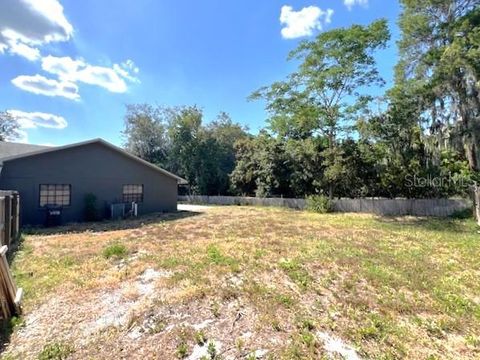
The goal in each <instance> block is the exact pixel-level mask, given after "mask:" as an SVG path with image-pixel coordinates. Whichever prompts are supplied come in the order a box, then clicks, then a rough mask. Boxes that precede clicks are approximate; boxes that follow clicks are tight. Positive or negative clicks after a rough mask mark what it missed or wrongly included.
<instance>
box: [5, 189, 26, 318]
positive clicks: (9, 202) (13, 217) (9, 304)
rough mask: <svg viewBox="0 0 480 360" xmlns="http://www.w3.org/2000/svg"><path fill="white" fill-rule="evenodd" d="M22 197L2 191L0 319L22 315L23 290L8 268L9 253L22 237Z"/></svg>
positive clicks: (13, 192)
mask: <svg viewBox="0 0 480 360" xmlns="http://www.w3.org/2000/svg"><path fill="white" fill-rule="evenodd" d="M19 216H20V196H19V195H18V192H16V191H2V190H0V318H2V319H8V318H10V317H11V316H13V315H18V314H20V311H21V309H20V301H21V298H22V293H23V292H22V289H17V287H16V285H15V282H14V281H13V276H12V273H11V272H10V268H9V266H8V261H7V257H6V256H7V252H8V250H9V249H12V248H14V247H15V245H16V244H15V243H16V242H17V240H18V237H19V235H20V228H19V226H20V219H19Z"/></svg>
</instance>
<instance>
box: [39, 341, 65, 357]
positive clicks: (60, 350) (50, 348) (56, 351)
mask: <svg viewBox="0 0 480 360" xmlns="http://www.w3.org/2000/svg"><path fill="white" fill-rule="evenodd" d="M73 352H74V350H73V348H72V347H71V346H70V345H68V344H66V343H62V342H54V343H50V344H47V345H45V346H44V347H43V349H42V351H41V352H40V354H38V360H64V359H66V358H67V357H68V356H69V355H71V354H72V353H73Z"/></svg>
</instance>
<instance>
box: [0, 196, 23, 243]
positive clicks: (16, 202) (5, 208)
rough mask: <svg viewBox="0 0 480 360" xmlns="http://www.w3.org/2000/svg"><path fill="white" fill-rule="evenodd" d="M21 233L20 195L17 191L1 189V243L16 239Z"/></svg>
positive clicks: (11, 241)
mask: <svg viewBox="0 0 480 360" xmlns="http://www.w3.org/2000/svg"><path fill="white" fill-rule="evenodd" d="M19 234H20V196H19V195H18V192H16V191H3V190H0V245H7V246H8V247H9V248H10V244H12V243H13V242H15V241H16V239H17V238H18V236H19Z"/></svg>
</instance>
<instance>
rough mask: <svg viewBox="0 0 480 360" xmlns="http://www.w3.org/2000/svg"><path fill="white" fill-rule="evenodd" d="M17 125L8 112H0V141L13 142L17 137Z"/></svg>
mask: <svg viewBox="0 0 480 360" xmlns="http://www.w3.org/2000/svg"><path fill="white" fill-rule="evenodd" d="M19 127H20V126H19V124H18V121H17V120H16V119H15V117H14V116H13V115H12V114H10V113H9V112H8V111H0V141H9V140H15V139H17V138H18V137H19V135H20V134H19V133H18V130H19Z"/></svg>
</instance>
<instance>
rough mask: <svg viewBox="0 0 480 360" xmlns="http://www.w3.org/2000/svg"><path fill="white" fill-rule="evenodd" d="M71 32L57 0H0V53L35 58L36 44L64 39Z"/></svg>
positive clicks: (69, 35)
mask: <svg viewBox="0 0 480 360" xmlns="http://www.w3.org/2000/svg"><path fill="white" fill-rule="evenodd" d="M72 34H73V27H72V25H71V24H70V23H69V22H68V20H67V18H66V17H65V15H64V13H63V7H62V5H61V4H60V3H59V2H58V0H41V1H39V0H1V1H0V53H2V52H5V51H8V52H9V53H11V54H16V55H20V56H24V57H25V58H27V59H29V60H37V59H38V57H39V52H38V49H37V48H36V47H37V46H41V45H44V44H47V43H50V42H57V41H67V40H69V39H70V37H71V36H72Z"/></svg>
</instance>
